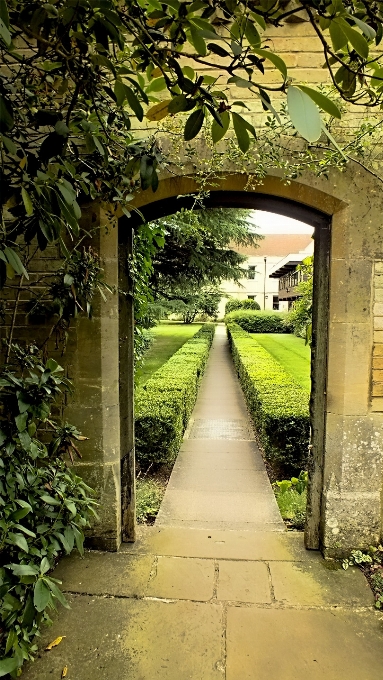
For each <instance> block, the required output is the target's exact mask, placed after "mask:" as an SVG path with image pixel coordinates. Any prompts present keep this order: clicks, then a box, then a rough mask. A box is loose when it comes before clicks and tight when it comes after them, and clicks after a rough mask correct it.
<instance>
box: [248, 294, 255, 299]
mask: <svg viewBox="0 0 383 680" xmlns="http://www.w3.org/2000/svg"><path fill="white" fill-rule="evenodd" d="M247 299H248V300H255V295H248V296H247Z"/></svg>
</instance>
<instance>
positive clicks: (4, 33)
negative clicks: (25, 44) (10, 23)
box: [0, 19, 12, 47]
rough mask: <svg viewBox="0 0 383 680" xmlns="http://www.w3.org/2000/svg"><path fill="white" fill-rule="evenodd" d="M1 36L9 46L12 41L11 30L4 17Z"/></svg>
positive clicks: (1, 21) (0, 29)
mask: <svg viewBox="0 0 383 680" xmlns="http://www.w3.org/2000/svg"><path fill="white" fill-rule="evenodd" d="M0 38H1V39H2V41H3V42H4V43H5V45H6V46H7V47H9V45H10V44H11V42H12V38H11V34H10V32H9V31H8V28H7V27H6V25H5V23H4V21H3V20H2V19H0Z"/></svg>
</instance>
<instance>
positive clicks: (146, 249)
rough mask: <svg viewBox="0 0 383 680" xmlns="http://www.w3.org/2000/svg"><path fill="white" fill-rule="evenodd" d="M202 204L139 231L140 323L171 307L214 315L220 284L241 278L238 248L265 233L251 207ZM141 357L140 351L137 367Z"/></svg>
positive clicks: (135, 266) (188, 315)
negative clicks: (258, 229)
mask: <svg viewBox="0 0 383 680" xmlns="http://www.w3.org/2000/svg"><path fill="white" fill-rule="evenodd" d="M198 207H199V204H197V205H196V209H195V210H181V211H179V212H178V213H176V214H175V215H171V216H168V217H165V218H163V219H161V220H157V221H154V222H150V223H148V224H143V225H141V226H140V227H139V229H138V230H137V231H136V233H135V238H134V252H135V254H134V259H133V262H132V266H131V271H132V276H133V279H134V290H135V317H136V329H139V328H140V327H147V326H150V325H152V323H153V321H155V320H159V319H161V318H167V315H168V314H169V313H173V312H175V313H178V314H180V315H183V316H184V318H185V321H186V322H188V323H190V322H191V321H192V320H193V319H194V318H195V316H196V315H197V314H199V313H202V314H205V315H206V316H213V317H214V316H215V313H216V307H217V302H219V299H220V298H221V297H222V295H221V293H218V289H217V286H218V285H219V284H220V283H221V282H222V281H223V280H235V281H239V280H240V279H241V278H243V269H242V267H241V265H242V263H243V262H244V261H245V259H246V258H245V257H244V256H243V255H240V254H239V253H238V252H236V250H235V248H236V246H248V245H249V246H250V245H251V246H253V247H254V246H255V245H256V244H257V241H258V240H259V239H260V238H261V237H260V236H259V235H258V234H257V233H256V231H255V230H254V226H253V225H252V224H251V223H250V222H249V214H250V211H248V210H234V209H222V208H219V209H205V210H201V209H197V208H198ZM138 333H139V331H137V333H136V335H138ZM138 341H139V338H138ZM137 349H138V344H137ZM141 360H142V354H140V356H138V354H137V352H136V364H137V366H138V367H139V365H140V361H141Z"/></svg>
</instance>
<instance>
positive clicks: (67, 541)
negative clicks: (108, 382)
mask: <svg viewBox="0 0 383 680" xmlns="http://www.w3.org/2000/svg"><path fill="white" fill-rule="evenodd" d="M14 351H15V352H16V354H17V356H18V359H19V368H18V369H16V367H15V370H13V369H10V368H6V369H5V370H4V371H3V372H2V374H1V375H0V402H1V409H0V610H1V624H0V677H2V676H4V675H7V674H8V673H9V674H10V675H11V677H18V675H19V674H20V673H19V669H20V668H21V667H22V665H23V663H24V661H25V660H27V659H32V658H33V655H34V653H35V652H36V651H37V646H36V645H35V643H34V638H35V636H36V635H38V634H39V629H40V627H41V624H42V623H43V622H44V621H46V622H49V616H48V612H49V610H51V609H54V608H55V607H56V605H57V603H58V602H60V603H61V604H63V605H64V606H67V605H66V601H65V598H64V596H63V594H62V593H61V590H60V588H59V583H60V582H59V581H57V580H56V579H54V578H52V577H51V576H50V575H49V573H50V571H51V570H52V569H53V567H54V566H55V563H56V562H57V559H58V558H59V557H60V555H62V554H63V553H70V552H71V551H72V550H73V548H74V547H75V546H76V547H77V548H78V549H79V550H80V552H82V546H83V540H84V529H85V528H86V527H87V526H88V525H89V520H90V518H91V517H92V515H93V514H95V513H94V505H95V501H94V499H93V498H92V494H93V492H92V490H91V489H90V488H89V487H88V486H86V484H85V483H84V482H83V481H82V480H81V479H80V478H79V477H78V476H77V475H76V474H75V473H74V472H73V470H72V469H70V468H68V466H67V465H66V463H65V462H64V461H63V460H62V458H61V456H62V454H64V453H67V454H69V456H70V457H71V458H73V455H76V454H77V455H79V453H78V451H77V448H76V445H75V443H74V440H76V439H77V440H78V439H84V437H81V436H80V434H79V432H77V430H76V429H75V427H73V426H71V425H68V424H65V425H64V426H60V425H58V424H57V423H56V422H55V421H54V420H53V417H52V413H51V411H52V407H53V406H54V403H55V399H56V398H57V397H59V398H62V393H63V392H65V391H67V390H68V389H69V387H70V384H69V383H68V381H67V380H66V379H65V378H64V376H63V369H62V368H61V367H60V366H59V365H58V364H57V363H56V361H54V360H53V359H50V360H48V361H47V362H46V363H43V362H42V360H41V357H40V356H39V354H38V352H37V351H36V348H33V352H29V353H23V352H22V351H21V350H20V348H16V349H15V348H14Z"/></svg>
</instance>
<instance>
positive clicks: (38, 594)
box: [33, 578, 51, 612]
mask: <svg viewBox="0 0 383 680" xmlns="http://www.w3.org/2000/svg"><path fill="white" fill-rule="evenodd" d="M50 599H51V593H50V590H49V588H48V586H47V585H46V584H45V583H44V581H43V580H42V579H41V578H39V579H38V581H36V584H35V587H34V591H33V604H34V605H35V607H36V609H37V611H38V612H42V611H44V609H45V608H46V607H47V605H48V603H49V601H50Z"/></svg>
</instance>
